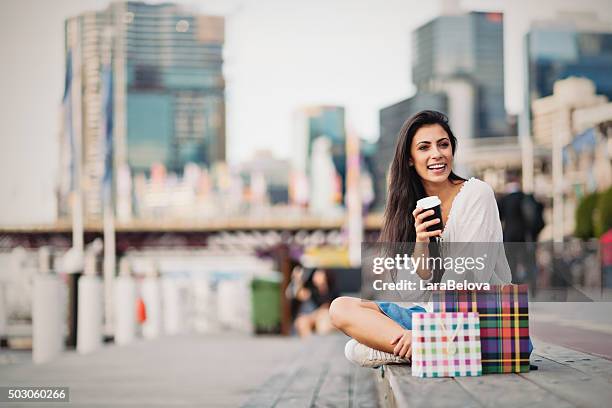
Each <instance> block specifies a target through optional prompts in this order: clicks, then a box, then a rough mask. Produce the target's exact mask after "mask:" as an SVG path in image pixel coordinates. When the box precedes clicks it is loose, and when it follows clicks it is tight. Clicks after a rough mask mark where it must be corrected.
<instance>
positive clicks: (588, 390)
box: [379, 339, 612, 408]
mask: <svg viewBox="0 0 612 408" xmlns="http://www.w3.org/2000/svg"><path fill="white" fill-rule="evenodd" d="M534 345H535V349H534V352H533V354H532V356H531V362H532V364H535V365H537V366H538V370H535V371H531V372H529V373H524V374H490V375H484V376H482V377H457V378H426V379H423V378H417V377H412V375H411V372H410V367H409V366H405V365H395V366H385V367H384V370H383V371H382V373H381V374H379V375H381V377H382V379H383V383H384V387H385V390H384V392H383V394H384V405H386V406H388V407H427V408H435V407H448V406H455V407H492V406H495V407H496V408H501V407H527V406H528V407H558V408H561V407H597V408H599V407H610V406H612V361H609V360H606V359H603V358H600V357H597V356H594V355H591V354H586V353H582V352H578V351H574V350H570V349H568V348H565V347H561V346H556V345H553V344H548V343H544V342H541V341H538V340H537V339H534Z"/></svg>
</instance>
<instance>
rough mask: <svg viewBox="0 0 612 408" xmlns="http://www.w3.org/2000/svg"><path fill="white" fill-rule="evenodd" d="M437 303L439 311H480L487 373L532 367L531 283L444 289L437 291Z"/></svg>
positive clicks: (483, 364) (483, 368)
mask: <svg viewBox="0 0 612 408" xmlns="http://www.w3.org/2000/svg"><path fill="white" fill-rule="evenodd" d="M433 303H434V311H436V312H478V314H479V315H480V341H481V344H482V371H483V373H485V374H491V373H524V372H528V371H529V354H530V350H529V315H528V286H527V285H504V286H495V285H493V286H491V289H490V290H473V291H472V290H470V291H467V290H466V291H440V292H436V293H434V294H433Z"/></svg>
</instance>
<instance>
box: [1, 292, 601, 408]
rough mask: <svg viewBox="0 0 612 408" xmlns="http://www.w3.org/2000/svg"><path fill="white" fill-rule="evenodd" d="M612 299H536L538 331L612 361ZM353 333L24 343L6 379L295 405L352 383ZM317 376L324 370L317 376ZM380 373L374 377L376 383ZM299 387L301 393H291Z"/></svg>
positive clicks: (124, 396)
mask: <svg viewBox="0 0 612 408" xmlns="http://www.w3.org/2000/svg"><path fill="white" fill-rule="evenodd" d="M611 306H612V304H610V303H596V304H594V303H573V304H569V303H558V304H550V303H541V304H538V303H534V304H532V305H531V312H530V313H531V319H530V328H531V332H532V335H533V336H534V337H536V338H537V339H538V340H542V341H544V342H546V343H554V344H559V345H562V346H564V347H567V348H571V349H574V350H579V351H581V352H586V353H589V354H593V355H596V356H600V357H603V358H606V359H608V360H612V342H610V340H609V339H610V336H611V335H612V307H611ZM343 342H344V338H343V336H342V335H340V334H338V335H334V336H332V337H328V338H325V339H321V338H316V337H313V338H310V339H306V340H300V339H298V338H295V337H274V336H262V337H253V336H249V335H245V334H239V333H234V332H227V333H223V334H210V335H196V334H186V335H180V336H172V337H160V338H158V339H155V340H138V341H136V342H134V343H132V344H130V345H127V346H116V345H106V346H104V347H103V348H102V349H100V350H98V351H96V352H94V353H92V354H88V355H79V354H77V353H76V352H74V351H67V352H65V353H64V354H63V355H62V356H61V357H59V358H58V359H56V360H55V361H52V362H50V363H47V364H42V365H34V364H32V363H31V362H30V361H29V359H28V358H26V356H25V355H24V353H23V352H20V353H15V352H3V354H4V357H6V356H7V355H8V353H12V354H13V357H12V358H2V359H0V382H1V383H2V384H0V385H14V386H19V385H23V386H25V385H37V386H68V387H70V398H71V403H70V406H83V407H109V406H110V407H137V406H138V407H140V406H151V407H162V406H163V407H169V406H178V407H191V406H193V407H196V406H200V407H201V406H206V407H208V406H210V407H236V406H242V405H243V404H247V403H248V404H250V405H249V406H273V405H274V403H275V401H276V402H278V401H284V400H283V398H286V399H287V400H286V401H284V402H285V403H287V404H288V405H289V406H291V405H292V404H293V406H309V405H310V401H314V400H316V398H315V397H316V396H317V393H320V392H323V391H325V392H327V391H326V387H327V384H339V385H338V387H344V385H342V384H344V383H345V382H347V380H346V373H344V372H343V371H342V372H341V370H339V369H338V367H339V366H340V365H341V366H342V370H344V369H345V368H346V367H348V364H344V361H343V359H344V357H343V356H342V345H343ZM536 344H537V342H536ZM323 354H325V355H323ZM298 360H302V361H306V362H308V361H310V362H312V364H311V366H312V367H310V366H308V365H304V366H303V367H306V368H303V369H301V371H299V370H298V371H297V372H296V370H293V371H292V368H291V367H294V366H295V363H296V361H298ZM317 361H324V363H317ZM324 364H327V366H326V367H327V368H326V369H325V370H323V369H321V370H319V371H320V373H319V371H317V369H316V367H319V366H321V367H323V365H324ZM536 364H537V363H536ZM315 366H316V367H315ZM309 367H310V368H309ZM324 368H325V367H324ZM544 368H545V367H544ZM360 370H365V371H360ZM370 372H372V374H375V371H374V370H366V369H357V370H354V371H353V376H354V377H353V378H360V380H359V381H361V383H362V384H365V383H367V381H368V375H369V373H370ZM286 373H292V374H290V375H286ZM313 373H315V374H313ZM316 373H318V374H316ZM321 373H324V374H325V376H324V377H323V375H322V374H321ZM291 375H292V377H291ZM313 375H317V376H318V377H316V378H314V379H313V378H311V377H312V376H313ZM375 378H376V376H375V375H372V376H371V381H372V384H374V383H375ZM275 379H276V380H275ZM277 379H283V380H282V381H281V382H279V381H277ZM350 381H352V380H350V379H349V380H348V386H347V388H348V391H347V390H340V391H341V392H340V393H339V394H337V395H336V396H335V398H337V399H336V400H335V401H336V403H335V406H349V405H350V404H351V403H352V402H354V401H350V399H351V398H352V397H351V395H355V390H356V388H354V387H353V388H352V389H351V384H350ZM328 388H329V387H328ZM351 391H352V393H351ZM368 392H369V394H367V395H365V394H364V395H361V398H362V400H361V402H360V403H359V404H354V405H353V406H376V405H377V404H378V398H377V397H376V396H375V394H374V392H375V391H374V390H373V389H370V390H369V391H368ZM290 393H293V394H291V395H290V396H291V397H292V398H293V399H292V398H289V397H288V396H289V394H290ZM304 404H305V405H304ZM338 404H339V405H338ZM21 405H23V406H28V407H32V406H58V405H57V404H55V405H54V404H45V405H42V404H21ZM280 405H282V404H280ZM280 405H278V406H280ZM0 406H8V405H1V404H0ZM14 406H19V405H14Z"/></svg>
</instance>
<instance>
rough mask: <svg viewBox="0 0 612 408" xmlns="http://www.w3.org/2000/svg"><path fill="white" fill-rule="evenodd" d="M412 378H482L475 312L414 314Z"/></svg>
mask: <svg viewBox="0 0 612 408" xmlns="http://www.w3.org/2000/svg"><path fill="white" fill-rule="evenodd" d="M412 375H413V376H415V377H471V376H479V375H482V365H481V362H480V325H479V322H478V313H413V315H412Z"/></svg>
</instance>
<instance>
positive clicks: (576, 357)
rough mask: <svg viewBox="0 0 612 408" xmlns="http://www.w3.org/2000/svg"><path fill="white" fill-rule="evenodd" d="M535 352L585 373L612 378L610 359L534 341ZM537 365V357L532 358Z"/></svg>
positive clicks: (611, 362)
mask: <svg viewBox="0 0 612 408" xmlns="http://www.w3.org/2000/svg"><path fill="white" fill-rule="evenodd" d="M534 343H535V351H536V352H537V354H539V355H541V356H543V357H546V358H548V359H550V360H554V361H556V362H557V363H560V364H563V365H566V366H569V367H572V368H575V369H576V370H578V371H580V372H583V373H585V374H589V375H594V376H598V377H601V378H605V379H608V380H612V361H610V360H606V359H604V358H601V357H598V356H594V355H592V354H587V353H583V352H581V351H576V350H572V349H569V348H566V347H563V346H558V345H556V344H550V343H545V342H542V341H537V340H536V341H534ZM532 361H533V363H534V364H535V365H538V361H537V359H532Z"/></svg>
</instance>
